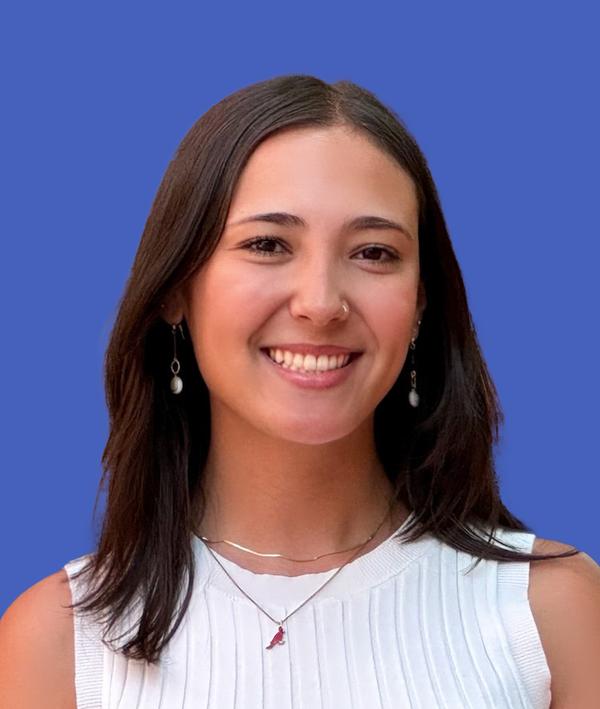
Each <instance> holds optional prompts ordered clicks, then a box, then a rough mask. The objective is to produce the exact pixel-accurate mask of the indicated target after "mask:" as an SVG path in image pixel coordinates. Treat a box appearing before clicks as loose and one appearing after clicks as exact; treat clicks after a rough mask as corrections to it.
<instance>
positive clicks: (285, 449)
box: [196, 411, 408, 575]
mask: <svg viewBox="0 0 600 709" xmlns="http://www.w3.org/2000/svg"><path fill="white" fill-rule="evenodd" d="M372 426H373V424H372V420H369V421H368V422H366V423H365V425H364V426H362V427H360V428H359V429H357V430H356V431H354V432H353V433H352V434H351V435H349V436H347V437H345V438H342V439H339V440H336V441H331V442H328V443H325V444H319V445H307V444H300V443H295V442H290V441H285V440H281V439H275V438H273V437H271V436H267V435H265V434H263V433H262V432H261V431H257V430H256V429H252V428H249V427H248V426H247V425H246V424H244V423H243V422H240V421H239V419H237V420H236V419H234V418H233V417H231V416H228V415H215V412H214V411H213V418H212V427H211V444H210V449H209V455H208V458H207V462H206V465H205V468H204V472H203V479H202V488H203V491H204V497H205V500H206V508H205V510H204V513H203V515H202V517H201V519H200V521H199V523H198V525H197V530H196V531H197V533H198V534H199V535H200V536H204V537H207V538H208V539H210V540H221V539H228V540H231V541H233V542H236V543H237V544H241V545H243V546H245V547H248V548H250V549H252V550H254V551H257V552H261V553H277V554H283V555H285V556H287V557H291V558H292V559H307V558H311V557H315V556H320V555H323V554H328V556H326V557H323V558H322V559H320V560H317V561H310V562H302V563H298V562H292V561H287V560H284V559H279V558H263V557H260V556H255V555H253V554H249V553H247V552H244V551H242V550H238V549H236V548H234V547H231V546H229V545H226V544H213V545H211V548H212V549H213V550H214V551H217V552H218V553H219V554H221V555H222V556H225V557H226V558H229V559H231V560H232V561H235V562H236V563H238V564H239V565H240V566H244V567H245V568H248V569H251V570H253V571H256V572H258V573H261V572H262V573H282V574H286V575H295V574H298V573H307V572H313V573H316V572H318V571H324V570H327V569H330V568H335V567H337V566H340V565H341V564H343V563H345V562H346V561H347V560H348V559H349V558H350V557H351V556H354V555H355V554H357V552H358V555H361V554H362V553H366V552H367V551H369V550H370V549H372V548H374V547H375V546H376V545H377V544H379V543H380V542H381V541H383V539H385V538H387V537H388V536H389V535H390V534H391V533H392V532H393V531H394V530H395V529H396V528H397V527H398V526H400V524H401V523H402V521H403V520H404V519H405V517H406V516H407V514H408V511H407V510H406V508H405V507H404V506H403V505H402V504H401V503H395V504H394V505H393V506H392V508H391V511H390V501H391V500H392V497H393V485H392V483H391V482H390V481H389V479H388V477H387V476H386V474H385V471H384V470H383V467H382V466H381V464H380V462H379V460H378V458H377V455H376V451H375V446H374V437H373V430H372ZM388 511H390V513H389V514H387V518H385V516H386V513H388ZM384 518H385V519H384ZM382 520H383V524H381V522H382ZM378 527H379V530H378V531H377V533H376V535H375V536H374V537H373V539H371V540H370V541H369V542H368V543H367V545H366V546H365V547H364V548H363V549H361V550H357V549H353V550H352V551H349V552H347V553H339V554H334V555H330V552H334V551H336V552H337V551H340V550H345V549H349V548H351V547H356V546H357V545H358V544H360V543H362V542H364V541H365V540H366V539H367V538H368V537H369V536H371V535H372V534H373V533H374V532H375V531H376V530H377V528H378Z"/></svg>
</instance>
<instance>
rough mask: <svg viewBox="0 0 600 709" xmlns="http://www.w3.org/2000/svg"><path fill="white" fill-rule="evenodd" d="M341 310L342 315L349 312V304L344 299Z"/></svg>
mask: <svg viewBox="0 0 600 709" xmlns="http://www.w3.org/2000/svg"><path fill="white" fill-rule="evenodd" d="M342 310H343V311H344V315H348V313H349V312H350V306H349V305H348V303H346V301H344V302H343V303H342Z"/></svg>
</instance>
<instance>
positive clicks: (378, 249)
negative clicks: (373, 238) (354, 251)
mask: <svg viewBox="0 0 600 709" xmlns="http://www.w3.org/2000/svg"><path fill="white" fill-rule="evenodd" d="M358 253H359V254H360V253H363V254H364V253H370V254H371V255H373V254H375V255H377V254H384V255H385V258H383V259H381V258H361V259H358V260H359V261H375V263H393V262H394V261H398V260H399V259H400V257H399V256H398V254H396V252H395V251H392V249H388V248H387V247H386V246H378V245H377V244H372V245H371V246H365V248H363V249H361V250H360V251H359V252H358Z"/></svg>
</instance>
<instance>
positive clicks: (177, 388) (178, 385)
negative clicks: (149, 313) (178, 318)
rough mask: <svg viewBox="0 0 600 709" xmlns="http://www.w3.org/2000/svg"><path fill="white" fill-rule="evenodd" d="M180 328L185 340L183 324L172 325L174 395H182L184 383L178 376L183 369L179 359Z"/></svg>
mask: <svg viewBox="0 0 600 709" xmlns="http://www.w3.org/2000/svg"><path fill="white" fill-rule="evenodd" d="M178 327H179V330H180V332H181V337H182V339H183V328H182V327H181V323H179V324H178V325H171V331H172V333H173V360H172V361H171V372H172V373H173V378H172V379H171V391H172V392H173V394H181V390H182V389H183V381H182V379H181V377H179V376H177V375H178V374H179V370H180V369H181V364H180V363H179V360H178V359H177V328H178Z"/></svg>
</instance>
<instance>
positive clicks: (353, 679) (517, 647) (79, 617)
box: [64, 513, 551, 709]
mask: <svg viewBox="0 0 600 709" xmlns="http://www.w3.org/2000/svg"><path fill="white" fill-rule="evenodd" d="M412 517H413V513H411V515H409V517H408V518H407V519H406V520H405V521H404V523H403V524H402V526H401V527H400V528H399V529H398V530H396V532H394V533H393V534H392V535H390V536H389V537H388V538H387V539H386V540H385V541H383V542H382V543H381V544H379V545H378V546H377V547H375V548H374V549H372V550H371V551H370V552H367V553H366V554H363V555H362V556H360V557H358V558H357V559H355V560H354V561H352V562H350V563H349V564H347V565H346V566H345V567H344V568H343V569H342V570H341V571H340V572H339V573H338V574H337V576H336V577H335V578H334V579H333V580H332V581H331V582H330V583H329V584H327V585H326V586H325V587H324V588H323V590H322V591H320V592H319V593H317V594H316V595H315V597H314V598H313V599H311V600H310V601H309V602H308V603H306V605H304V606H303V607H302V608H301V609H300V610H298V612H297V613H294V615H292V616H291V618H289V620H287V621H286V622H285V623H284V628H285V642H284V643H283V644H277V645H275V646H274V647H273V648H272V649H266V646H267V645H268V644H269V643H270V641H271V639H272V638H273V636H274V634H275V633H276V631H277V625H276V624H275V623H274V622H272V621H271V620H270V619H269V618H268V617H267V616H266V615H265V614H264V613H262V612H261V611H260V610H258V608H257V607H256V606H255V605H254V604H253V603H252V602H251V601H250V600H248V598H246V597H245V596H244V595H243V594H242V593H241V592H240V591H239V589H238V588H237V587H236V586H235V584H234V583H232V581H231V579H230V578H229V577H228V576H227V575H226V574H225V573H224V571H223V569H222V568H221V567H220V566H219V564H218V563H217V562H216V561H215V559H214V558H213V557H212V556H211V554H210V552H209V551H208V549H207V548H206V546H205V545H204V542H202V540H200V539H199V538H198V537H196V536H195V535H193V537H192V543H193V547H194V554H195V561H196V572H195V577H194V591H193V595H192V599H191V603H190V606H189V607H188V609H187V611H186V613H185V616H184V620H183V621H182V623H181V625H180V626H179V628H178V629H177V631H176V633H175V635H174V636H173V637H172V638H171V640H170V642H169V643H168V645H167V646H166V647H165V649H164V650H163V654H162V656H161V660H160V662H159V664H158V665H154V664H150V663H147V662H145V661H143V660H131V659H127V658H126V657H124V656H123V655H122V654H121V653H119V652H118V651H115V650H113V649H112V648H110V647H109V646H108V645H105V644H103V643H102V640H101V628H100V626H99V624H97V623H96V622H95V621H93V620H92V619H91V617H90V616H89V615H86V614H82V613H81V614H80V613H79V612H77V610H76V611H75V615H74V634H75V637H74V642H75V685H76V693H77V707H78V709H192V707H193V708H194V709H209V708H210V709H217V708H218V709H230V708H231V709H234V708H235V709H246V708H247V709H258V708H259V707H264V708H265V709H292V708H295V709H340V708H343V709H392V708H394V709H396V708H397V707H403V708H410V709H437V708H439V709H548V707H549V706H550V700H551V694H550V670H549V667H548V664H547V661H546V656H545V654H544V650H543V648H542V644H541V641H540V636H539V634H538V630H537V627H536V624H535V621H534V618H533V615H532V612H531V607H530V604H529V601H528V596H527V589H528V583H529V562H527V561H524V562H521V561H516V562H512V561H509V562H504V561H502V562H497V561H489V560H485V559H483V560H481V561H480V563H479V564H478V565H477V566H476V567H474V568H473V563H474V562H475V561H476V557H474V556H471V555H469V554H467V553H464V552H461V551H457V550H455V549H453V548H452V547H450V546H449V545H447V544H445V543H444V542H441V541H440V540H438V539H437V538H435V537H433V536H432V535H430V534H425V535H424V536H422V537H421V538H420V539H418V540H416V541H414V542H406V541H404V540H401V539H396V538H395V535H396V534H397V533H398V532H400V531H402V530H403V529H404V527H405V526H406V525H407V524H408V523H409V521H410V520H411V518H412ZM496 536H497V538H498V539H499V541H501V542H503V543H508V544H511V545H513V546H515V547H517V548H518V549H519V550H521V551H527V552H530V551H531V549H532V546H533V541H534V538H535V535H534V534H533V533H529V532H518V531H514V530H507V529H505V528H502V527H501V528H499V529H498V530H497V531H496ZM213 551H214V550H213ZM214 553H215V554H216V555H217V556H218V558H219V560H220V561H221V563H222V564H223V565H224V566H225V568H226V569H227V571H228V572H230V573H231V575H232V577H233V578H234V579H235V580H236V582H237V583H239V585H240V586H241V587H242V588H243V589H244V591H246V593H248V595H249V596H250V597H252V598H253V599H255V600H256V602H257V603H258V604H259V605H260V606H261V607H262V608H264V609H265V610H266V611H267V612H268V613H269V614H270V615H271V616H273V618H284V617H285V616H286V615H288V614H289V613H291V612H292V611H293V610H294V609H295V608H297V607H298V606H299V605H300V604H301V603H302V602H303V601H304V600H305V599H306V598H308V596H310V594H311V593H312V592H314V591H315V590H316V589H317V588H318V587H319V586H320V585H321V584H322V583H323V582H324V581H325V580H326V579H327V578H328V577H329V576H333V574H334V573H335V569H331V570H329V571H324V572H319V573H311V574H304V575H301V576H282V575H272V574H259V573H255V572H252V571H249V570H248V569H244V568H243V567H241V566H238V565H237V564H235V563H234V562H232V561H230V560H229V559H226V558H225V557H223V556H221V555H220V554H217V553H216V552H214ZM88 556H89V555H85V556H81V557H79V558H77V559H74V560H72V561H70V562H68V563H67V564H66V565H65V567H64V568H65V570H66V571H67V574H68V576H69V580H70V586H71V593H72V596H73V599H78V598H79V597H81V594H82V592H83V588H82V584H81V581H82V579H73V578H72V574H73V573H74V572H75V571H77V570H78V569H79V568H80V567H81V566H83V564H84V563H85V561H86V560H87V558H88ZM338 568H339V567H338ZM131 617H133V616H131ZM123 623H124V625H123V626H122V628H126V627H129V628H130V629H131V628H132V627H134V626H133V625H132V624H131V621H130V623H129V625H128V626H127V625H126V621H123ZM110 637H111V638H112V637H114V634H113V635H111V636H110ZM109 639H110V638H109ZM122 643H123V641H122V640H120V641H119V644H122Z"/></svg>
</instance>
